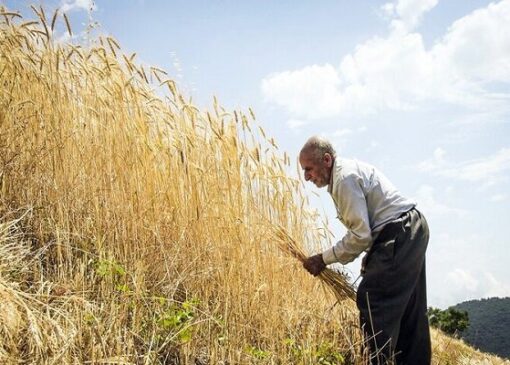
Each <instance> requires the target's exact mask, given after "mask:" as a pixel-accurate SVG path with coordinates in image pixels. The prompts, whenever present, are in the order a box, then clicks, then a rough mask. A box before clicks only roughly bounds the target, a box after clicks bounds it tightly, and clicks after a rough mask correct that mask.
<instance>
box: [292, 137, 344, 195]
mask: <svg viewBox="0 0 510 365" xmlns="http://www.w3.org/2000/svg"><path fill="white" fill-rule="evenodd" d="M335 157H336V152H335V149H334V148H333V146H332V145H331V143H330V142H329V141H328V140H326V139H324V138H322V137H318V136H313V137H310V138H309V139H308V141H306V143H305V144H304V146H303V148H302V149H301V152H300V153H299V163H300V164H301V168H302V169H303V170H304V176H305V180H306V181H309V180H311V181H312V182H313V183H314V184H315V185H316V186H317V187H318V188H322V187H324V186H326V185H328V184H329V180H330V177H331V168H332V167H333V162H334V161H335Z"/></svg>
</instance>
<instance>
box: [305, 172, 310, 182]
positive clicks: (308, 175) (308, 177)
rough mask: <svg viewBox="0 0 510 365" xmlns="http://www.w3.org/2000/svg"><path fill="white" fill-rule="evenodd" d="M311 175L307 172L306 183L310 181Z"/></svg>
mask: <svg viewBox="0 0 510 365" xmlns="http://www.w3.org/2000/svg"><path fill="white" fill-rule="evenodd" d="M310 177H311V176H310V173H309V172H305V181H308V180H310Z"/></svg>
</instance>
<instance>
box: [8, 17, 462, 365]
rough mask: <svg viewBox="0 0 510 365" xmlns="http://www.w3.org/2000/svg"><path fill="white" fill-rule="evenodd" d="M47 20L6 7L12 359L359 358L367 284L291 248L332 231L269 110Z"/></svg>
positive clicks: (150, 361) (113, 43)
mask: <svg viewBox="0 0 510 365" xmlns="http://www.w3.org/2000/svg"><path fill="white" fill-rule="evenodd" d="M37 14H38V18H39V20H38V21H30V22H27V21H24V20H23V19H20V18H19V17H18V16H17V15H15V14H14V13H8V12H6V11H3V15H0V16H1V17H3V21H2V22H1V26H0V82H1V83H2V88H1V89H0V217H2V218H1V219H0V224H1V225H0V295H1V300H0V336H2V338H3V339H4V340H3V341H2V343H1V344H0V363H38V364H62V363H64V364H70V363H109V364H114V363H116V364H328V363H329V364H333V363H342V361H343V362H344V363H348V364H361V363H362V362H363V361H362V358H361V356H360V355H359V348H360V334H359V331H358V329H357V314H356V311H355V308H354V306H353V303H352V301H350V300H342V301H340V300H339V299H343V298H349V297H352V295H353V292H352V289H350V287H349V286H348V284H346V283H345V281H343V278H342V277H341V276H338V274H335V273H333V272H329V271H328V273H327V274H325V275H324V276H323V277H322V278H323V279H324V280H325V281H326V283H327V282H328V280H329V283H330V284H332V287H334V288H337V289H339V288H340V289H339V290H337V291H336V292H333V293H332V292H331V291H327V290H326V291H324V290H322V288H323V287H324V286H323V285H322V284H321V282H320V281H318V280H315V279H314V278H312V277H311V276H310V275H308V274H307V273H306V272H304V270H302V268H301V265H300V263H299V262H298V261H297V260H295V259H294V258H291V257H289V256H288V255H287V253H288V252H295V253H298V257H301V256H299V255H304V253H303V251H302V247H305V246H310V247H312V245H311V243H318V242H320V241H321V240H324V237H322V236H321V235H322V233H320V232H322V231H319V230H317V229H316V228H315V226H314V223H313V222H314V219H313V218H314V217H313V215H312V214H311V213H309V212H308V211H307V210H306V202H305V200H306V199H305V198H304V197H303V195H302V192H301V191H302V190H301V185H300V182H299V181H296V180H293V179H291V178H289V177H288V176H287V174H286V170H287V168H288V167H289V165H290V159H289V158H288V156H287V155H286V154H282V153H280V152H278V150H277V147H276V143H275V141H274V140H272V139H269V138H267V137H266V136H265V134H264V132H263V131H262V130H259V131H257V129H255V128H254V126H255V122H254V114H253V112H252V111H250V112H249V113H248V114H245V113H242V112H227V111H225V110H224V109H223V108H222V107H221V106H219V104H218V103H217V102H216V101H215V102H214V104H213V106H212V107H211V110H210V111H206V112H203V111H200V110H198V109H197V108H196V107H195V106H194V105H192V104H191V102H189V101H188V100H186V99H185V97H184V96H183V95H182V94H181V93H180V92H179V91H178V89H177V85H176V84H175V83H174V82H173V81H172V80H167V79H165V78H164V77H165V72H164V71H162V70H159V69H157V68H151V69H150V72H148V71H147V70H145V69H144V68H143V67H142V66H141V65H138V64H136V62H135V60H134V58H135V55H132V56H129V57H128V56H126V55H122V54H121V51H120V49H119V48H120V47H118V44H117V43H116V41H115V40H113V39H112V38H108V39H98V40H97V42H96V43H97V44H96V45H94V46H91V47H90V48H88V49H85V48H83V47H80V46H79V45H73V44H57V43H55V42H54V41H53V40H52V36H51V34H52V33H51V31H50V29H54V28H55V27H59V26H66V27H67V28H68V32H69V33H71V27H70V24H69V22H68V20H67V18H65V15H64V17H61V16H60V15H59V14H57V15H54V16H53V17H51V18H50V19H51V22H48V21H47V20H46V16H45V15H44V12H43V11H42V10H39V9H38V10H37ZM48 24H50V26H48ZM161 88H164V89H168V90H167V92H166V94H165V96H163V97H160V96H158V95H161V93H162V92H161V91H160V90H159V89H161ZM275 227H278V228H277V229H275ZM291 237H294V238H298V239H297V240H298V242H302V245H298V244H297V243H296V241H295V240H293V239H292V238H291ZM282 245H283V246H282ZM289 245H290V246H289ZM282 248H283V249H284V251H285V252H282V250H281V249H282ZM290 248H292V250H294V251H292V250H290ZM289 250H290V251H289ZM333 294H334V295H333ZM335 296H336V297H335ZM438 341H442V340H438ZM438 351H439V350H438ZM440 356H441V353H438V354H436V363H438V364H439V363H441V360H437V359H440ZM342 359H343V360H342ZM328 361H329V362H328ZM452 363H459V364H460V363H461V362H452Z"/></svg>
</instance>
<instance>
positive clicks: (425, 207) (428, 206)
mask: <svg viewBox="0 0 510 365" xmlns="http://www.w3.org/2000/svg"><path fill="white" fill-rule="evenodd" d="M435 195H436V193H435V190H434V188H433V187H431V186H429V185H422V186H420V188H419V189H418V192H417V194H416V199H417V201H418V202H419V205H418V208H419V209H420V210H421V211H423V213H425V215H426V216H430V217H432V216H443V217H444V216H452V215H455V216H457V217H459V218H464V217H466V216H467V214H468V213H467V211H465V210H462V209H459V208H454V207H450V206H448V205H446V204H445V203H442V202H440V201H439V200H437V199H436V197H435Z"/></svg>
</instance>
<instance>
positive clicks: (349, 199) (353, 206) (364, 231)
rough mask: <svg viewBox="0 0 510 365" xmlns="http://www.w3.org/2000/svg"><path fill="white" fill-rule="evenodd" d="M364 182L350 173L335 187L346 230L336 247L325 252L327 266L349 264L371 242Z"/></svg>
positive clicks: (334, 190) (323, 255)
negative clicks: (338, 263)
mask: <svg viewBox="0 0 510 365" xmlns="http://www.w3.org/2000/svg"><path fill="white" fill-rule="evenodd" d="M361 183H362V181H360V178H359V177H358V176H355V175H350V176H347V177H345V178H344V179H342V181H341V182H340V183H339V184H337V185H336V186H334V187H333V191H332V194H334V195H335V199H336V201H338V202H339V204H340V208H341V212H340V214H341V216H342V223H343V224H344V225H345V227H346V228H347V233H346V234H345V236H344V237H343V238H342V239H341V240H340V241H338V242H337V243H336V245H335V246H333V247H331V248H330V249H328V250H326V251H324V252H323V253H322V258H323V260H324V263H325V264H326V265H329V264H332V263H334V262H340V263H342V264H347V263H349V262H351V261H352V260H354V259H355V258H356V257H358V256H359V254H361V253H362V252H363V251H364V250H366V249H367V248H368V247H370V244H371V243H372V230H371V228H370V221H369V218H368V208H367V201H366V197H365V193H364V192H363V189H362V187H361Z"/></svg>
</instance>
